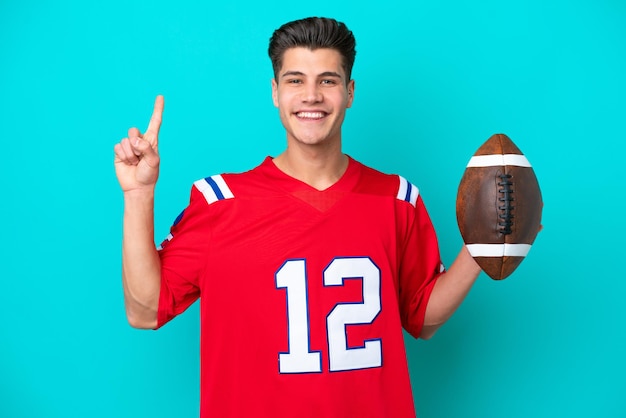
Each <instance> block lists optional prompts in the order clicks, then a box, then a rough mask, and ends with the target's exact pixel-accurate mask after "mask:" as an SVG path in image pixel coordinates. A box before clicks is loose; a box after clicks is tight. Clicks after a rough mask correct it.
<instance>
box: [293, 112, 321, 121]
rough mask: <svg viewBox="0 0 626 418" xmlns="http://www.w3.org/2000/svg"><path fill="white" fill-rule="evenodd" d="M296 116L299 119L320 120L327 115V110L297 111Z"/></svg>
mask: <svg viewBox="0 0 626 418" xmlns="http://www.w3.org/2000/svg"><path fill="white" fill-rule="evenodd" d="M296 116H297V117H298V118H299V119H309V120H318V119H322V118H324V117H325V116H326V112H297V113H296Z"/></svg>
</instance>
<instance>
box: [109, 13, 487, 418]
mask: <svg viewBox="0 0 626 418" xmlns="http://www.w3.org/2000/svg"><path fill="white" fill-rule="evenodd" d="M269 55H270V58H271V59H272V64H273V67H274V79H273V80H272V97H273V100H274V104H275V106H276V107H277V108H278V110H279V114H280V118H281V121H282V123H283V125H284V127H285V130H286V132H287V148H286V149H285V151H284V152H283V153H282V154H280V155H278V156H277V157H275V158H271V157H267V158H266V159H265V161H264V162H263V163H262V164H261V165H260V166H258V167H256V168H254V169H253V170H251V171H248V172H246V173H241V174H222V175H215V176H211V177H207V178H205V179H201V180H198V181H196V182H195V183H194V185H193V187H192V190H191V198H190V203H189V206H188V207H187V208H186V209H185V210H184V211H183V213H181V215H180V216H179V217H178V219H177V220H176V221H175V223H174V226H173V227H172V230H171V234H170V235H169V236H168V238H167V239H166V240H165V241H164V242H163V244H162V248H160V249H157V248H155V245H154V236H153V235H154V234H153V230H154V227H153V206H154V188H155V184H156V181H157V178H158V170H159V155H158V133H159V127H160V124H161V116H162V111H163V98H162V97H160V96H159V97H157V99H156V102H155V106H154V112H153V115H152V119H151V121H150V124H149V126H148V129H147V131H146V132H145V134H143V135H141V133H140V132H139V131H138V130H137V129H136V128H132V129H130V130H129V132H128V138H124V139H123V140H122V141H121V142H120V143H119V144H117V145H116V146H115V154H116V160H115V166H116V173H117V176H118V180H119V182H120V185H121V187H122V190H123V192H124V203H125V206H124V232H123V284H124V296H125V303H126V311H127V316H128V320H129V322H130V324H131V325H132V326H134V327H137V328H148V329H152V328H158V327H160V326H162V325H164V324H165V323H166V322H167V321H169V320H170V319H172V318H173V317H175V316H176V315H178V314H180V313H181V312H183V311H184V310H185V309H186V308H187V307H188V306H190V305H191V304H192V303H193V302H194V301H195V300H197V298H198V297H201V299H200V312H201V330H202V331H201V416H203V417H208V416H216V417H253V416H254V417H272V418H281V417H357V416H358V417H395V418H399V417H415V411H414V407H413V400H412V394H411V387H410V382H409V374H408V368H407V363H406V355H405V348H404V342H403V333H402V328H403V327H404V329H406V330H407V331H408V332H409V333H410V334H412V335H413V336H414V337H416V338H417V337H421V338H430V337H431V336H432V335H433V334H434V333H435V331H436V330H437V328H439V327H440V326H441V325H442V324H443V323H444V322H445V321H446V320H447V319H448V318H449V317H450V316H451V315H452V313H453V312H454V310H455V309H456V308H457V307H458V306H459V305H460V303H461V301H462V300H463V299H464V297H465V296H466V294H467V292H468V291H469V289H470V288H471V286H472V284H473V283H474V281H475V280H476V277H477V276H478V274H479V272H480V268H479V267H478V266H477V264H476V263H475V262H474V260H473V259H472V258H471V256H469V254H468V253H467V251H466V250H465V249H462V250H461V252H460V253H459V256H458V257H457V259H456V260H455V262H454V263H453V264H452V266H451V267H450V269H449V270H447V271H446V270H445V269H444V268H443V265H442V263H441V260H440V256H439V249H438V244H437V239H436V236H435V231H434V229H433V226H432V224H431V221H430V219H429V217H428V214H427V212H426V209H425V207H424V204H423V201H422V199H421V196H420V195H419V192H418V189H417V188H416V187H415V186H413V185H412V184H411V183H409V182H408V181H406V180H405V179H404V178H402V177H400V176H395V175H386V174H382V173H380V172H377V171H375V170H373V169H371V168H368V167H366V166H364V165H362V164H360V163H358V162H357V161H355V160H353V159H352V158H350V157H349V156H347V155H346V154H344V153H343V152H342V148H341V126H342V122H343V120H344V116H345V112H346V109H348V108H349V107H350V106H351V105H352V101H353V99H354V90H355V84H354V80H352V79H351V69H352V64H353V62H354V57H355V40H354V37H353V35H352V33H351V32H350V31H349V30H348V28H347V27H346V26H345V25H344V24H343V23H339V22H337V21H335V20H333V19H325V18H309V19H303V20H298V21H294V22H290V23H287V24H285V25H283V26H282V27H281V28H279V29H278V30H276V31H275V32H274V34H273V36H272V38H271V40H270V47H269Z"/></svg>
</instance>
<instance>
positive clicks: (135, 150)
mask: <svg viewBox="0 0 626 418" xmlns="http://www.w3.org/2000/svg"><path fill="white" fill-rule="evenodd" d="M163 106H164V100H163V96H157V98H156V100H155V102H154V111H153V112H152V118H151V119H150V123H149V125H148V129H147V130H146V132H145V133H144V134H143V135H142V134H141V132H140V131H139V130H138V129H137V128H131V129H129V130H128V137H127V138H124V139H122V140H121V141H120V142H119V143H118V144H116V145H115V147H114V151H115V173H116V175H117V179H118V181H119V183H120V186H121V188H122V191H123V193H124V225H123V238H122V239H123V241H122V282H123V287H124V303H125V306H126V316H127V318H128V322H129V323H130V325H131V326H133V327H135V328H144V329H151V328H155V327H156V325H157V308H158V303H159V291H160V287H161V263H160V260H159V255H158V253H157V250H156V247H155V244H154V188H155V185H156V182H157V179H158V177H159V163H160V159H159V152H158V142H159V141H158V139H159V129H160V127H161V119H162V115H163Z"/></svg>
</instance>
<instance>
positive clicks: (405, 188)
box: [396, 176, 419, 207]
mask: <svg viewBox="0 0 626 418" xmlns="http://www.w3.org/2000/svg"><path fill="white" fill-rule="evenodd" d="M398 179H399V180H400V185H399V187H398V194H397V195H396V198H398V199H399V200H404V201H405V202H409V203H410V204H412V205H413V206H414V207H415V204H416V202H417V197H418V196H419V189H418V188H417V187H416V186H414V185H413V184H411V183H409V182H408V181H407V179H405V178H404V177H402V176H398Z"/></svg>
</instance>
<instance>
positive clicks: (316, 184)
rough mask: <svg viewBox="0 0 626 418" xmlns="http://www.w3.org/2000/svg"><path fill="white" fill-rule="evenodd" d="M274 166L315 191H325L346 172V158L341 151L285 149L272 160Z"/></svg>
mask: <svg viewBox="0 0 626 418" xmlns="http://www.w3.org/2000/svg"><path fill="white" fill-rule="evenodd" d="M274 164H276V167H278V168H279V169H280V170H281V171H282V172H284V173H285V174H287V175H289V176H291V177H293V178H295V179H298V180H300V181H302V182H304V183H306V184H308V185H309V186H311V187H313V188H315V189H317V190H325V189H327V188H329V187H330V186H332V185H333V184H335V183H336V182H337V181H338V180H339V179H340V178H341V176H343V174H344V173H345V172H346V169H347V168H348V156H347V155H345V154H343V153H342V152H341V149H339V150H334V151H329V150H315V149H310V148H308V149H306V150H302V149H295V147H287V149H286V150H285V151H284V152H283V153H282V154H280V155H279V156H278V157H276V158H274Z"/></svg>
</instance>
